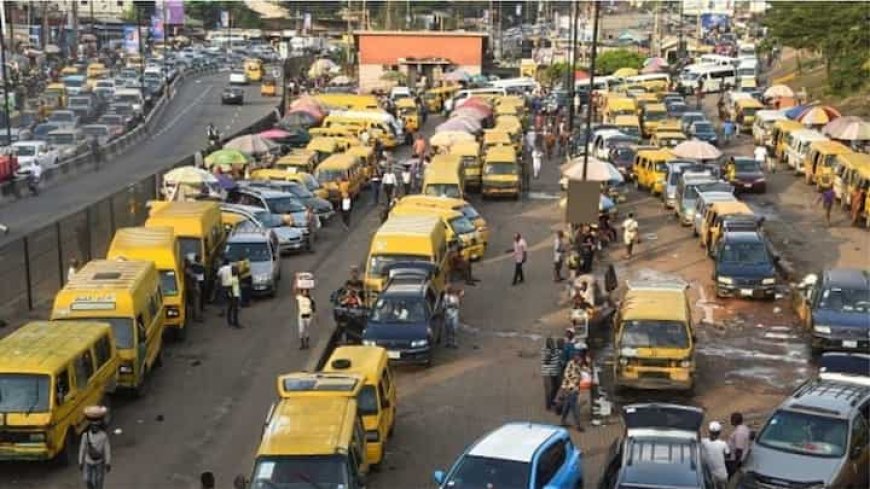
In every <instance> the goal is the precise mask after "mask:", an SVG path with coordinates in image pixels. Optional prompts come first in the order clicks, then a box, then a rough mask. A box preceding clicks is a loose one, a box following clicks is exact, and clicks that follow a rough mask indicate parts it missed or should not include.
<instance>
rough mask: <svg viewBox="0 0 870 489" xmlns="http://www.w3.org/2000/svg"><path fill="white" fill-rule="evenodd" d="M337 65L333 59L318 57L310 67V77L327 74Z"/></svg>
mask: <svg viewBox="0 0 870 489" xmlns="http://www.w3.org/2000/svg"><path fill="white" fill-rule="evenodd" d="M336 67H337V66H336V64H335V63H334V62H333V61H332V60H329V59H325V58H321V59H318V60H317V61H315V62H314V63H311V67H309V68H308V77H309V78H317V77H319V76H323V75H326V74H328V73H329V72H330V71H332V70H333V69H335V68H336Z"/></svg>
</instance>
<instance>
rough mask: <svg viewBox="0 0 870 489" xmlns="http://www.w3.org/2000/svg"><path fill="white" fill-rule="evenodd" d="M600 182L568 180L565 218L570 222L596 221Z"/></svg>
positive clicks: (584, 222)
mask: <svg viewBox="0 0 870 489" xmlns="http://www.w3.org/2000/svg"><path fill="white" fill-rule="evenodd" d="M600 194H601V182H593V181H585V182H584V181H580V180H568V203H567V206H566V207H565V220H566V221H567V222H569V223H571V224H593V223H597V222H598V204H599V201H600V199H601V197H600Z"/></svg>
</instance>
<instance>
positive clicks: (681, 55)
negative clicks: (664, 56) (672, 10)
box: [677, 1, 686, 61]
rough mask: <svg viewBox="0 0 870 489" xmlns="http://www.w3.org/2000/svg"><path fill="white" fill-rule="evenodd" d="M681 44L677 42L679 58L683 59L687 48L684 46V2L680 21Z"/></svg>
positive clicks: (681, 6) (681, 3)
mask: <svg viewBox="0 0 870 489" xmlns="http://www.w3.org/2000/svg"><path fill="white" fill-rule="evenodd" d="M679 26H680V27H679V29H680V32H679V39H680V40H679V44H677V60H678V61H679V60H682V59H683V58H684V57H685V56H686V54H685V48H683V2H682V1H681V2H680V22H679Z"/></svg>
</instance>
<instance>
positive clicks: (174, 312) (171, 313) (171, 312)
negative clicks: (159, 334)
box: [166, 306, 181, 318]
mask: <svg viewBox="0 0 870 489" xmlns="http://www.w3.org/2000/svg"><path fill="white" fill-rule="evenodd" d="M180 315H181V314H180V313H179V312H178V308H177V307H175V306H168V307H167V308H166V317H168V318H177V317H178V316H180Z"/></svg>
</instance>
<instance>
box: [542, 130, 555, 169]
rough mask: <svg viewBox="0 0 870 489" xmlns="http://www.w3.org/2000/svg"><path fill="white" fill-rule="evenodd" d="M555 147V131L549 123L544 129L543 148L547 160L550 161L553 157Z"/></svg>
mask: <svg viewBox="0 0 870 489" xmlns="http://www.w3.org/2000/svg"><path fill="white" fill-rule="evenodd" d="M555 147H556V133H555V129H554V128H553V127H552V125H551V126H549V127H547V128H546V129H545V130H544V149H545V150H546V152H547V161H550V160H551V159H552V158H553V149H555Z"/></svg>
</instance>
